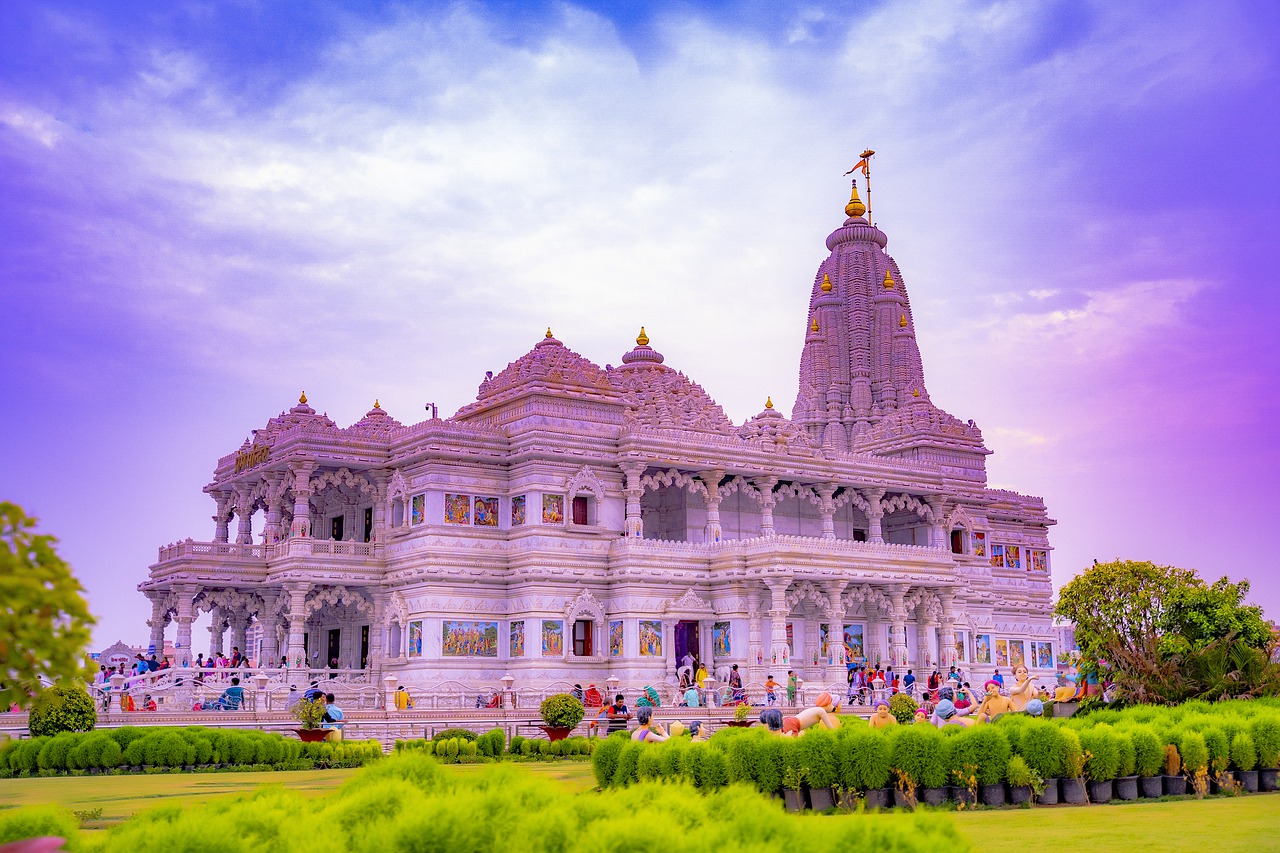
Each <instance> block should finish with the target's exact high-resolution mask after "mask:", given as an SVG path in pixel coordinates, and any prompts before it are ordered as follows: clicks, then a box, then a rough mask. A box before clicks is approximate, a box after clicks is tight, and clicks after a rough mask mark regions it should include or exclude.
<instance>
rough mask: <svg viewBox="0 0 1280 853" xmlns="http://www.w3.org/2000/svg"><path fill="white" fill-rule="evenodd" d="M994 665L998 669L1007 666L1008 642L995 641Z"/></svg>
mask: <svg viewBox="0 0 1280 853" xmlns="http://www.w3.org/2000/svg"><path fill="white" fill-rule="evenodd" d="M995 665H996V666H998V667H1000V666H1003V667H1008V666H1009V641H1008V640H996V659H995Z"/></svg>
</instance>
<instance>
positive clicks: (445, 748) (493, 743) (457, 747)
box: [394, 729, 596, 764]
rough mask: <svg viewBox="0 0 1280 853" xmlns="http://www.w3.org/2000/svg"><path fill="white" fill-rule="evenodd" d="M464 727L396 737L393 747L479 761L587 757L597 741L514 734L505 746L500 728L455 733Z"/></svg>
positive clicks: (460, 760)
mask: <svg viewBox="0 0 1280 853" xmlns="http://www.w3.org/2000/svg"><path fill="white" fill-rule="evenodd" d="M463 731H465V729H446V730H445V731H443V732H440V733H439V734H437V735H436V736H435V737H434V738H432V739H431V740H421V739H419V740H398V741H396V744H395V750H394V751H395V752H420V753H425V754H427V755H433V756H435V757H436V759H437V760H438V761H441V762H443V763H445V764H476V763H479V762H481V761H500V760H503V759H514V758H527V759H531V760H554V759H559V758H586V757H587V756H589V755H590V754H591V750H592V747H593V745H594V744H595V742H596V739H595V738H585V737H570V738H565V739H564V740H559V741H549V740H543V739H541V738H536V739H535V738H524V737H521V736H520V735H516V736H515V737H513V738H512V739H511V744H510V748H509V749H508V745H507V736H506V733H505V732H503V730H502V729H491V730H490V731H488V732H485V733H484V734H482V735H479V736H477V735H476V734H475V733H474V732H466V735H469V737H467V736H464V735H461V734H458V733H459V732H463Z"/></svg>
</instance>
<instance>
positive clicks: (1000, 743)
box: [971, 726, 1012, 806]
mask: <svg viewBox="0 0 1280 853" xmlns="http://www.w3.org/2000/svg"><path fill="white" fill-rule="evenodd" d="M971 736H972V737H973V738H974V741H975V744H976V747H977V756H978V785H979V790H978V795H979V798H980V799H981V801H982V804H983V805H984V806H1003V805H1004V804H1005V794H1004V778H1005V771H1006V770H1007V769H1008V767H1009V756H1010V754H1011V753H1012V749H1011V747H1010V746H1009V738H1008V737H1007V736H1006V735H1005V733H1004V732H1002V731H1001V730H1000V729H998V728H996V727H995V726H978V727H977V728H975V729H973V732H972V735H971Z"/></svg>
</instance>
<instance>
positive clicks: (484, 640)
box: [440, 619, 498, 658]
mask: <svg viewBox="0 0 1280 853" xmlns="http://www.w3.org/2000/svg"><path fill="white" fill-rule="evenodd" d="M440 625H441V630H440V634H441V636H440V654H441V656H443V657H447V658H496V657H497V656H498V623H497V622H457V621H454V620H452V619H445V620H444V621H443V622H441V623H440Z"/></svg>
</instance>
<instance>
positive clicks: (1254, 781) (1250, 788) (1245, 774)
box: [1236, 770, 1258, 794]
mask: <svg viewBox="0 0 1280 853" xmlns="http://www.w3.org/2000/svg"><path fill="white" fill-rule="evenodd" d="M1236 779H1237V780H1238V781H1239V782H1240V784H1241V785H1242V786H1243V787H1244V790H1245V793H1247V794H1256V793H1258V771H1257V770H1237V771H1236Z"/></svg>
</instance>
